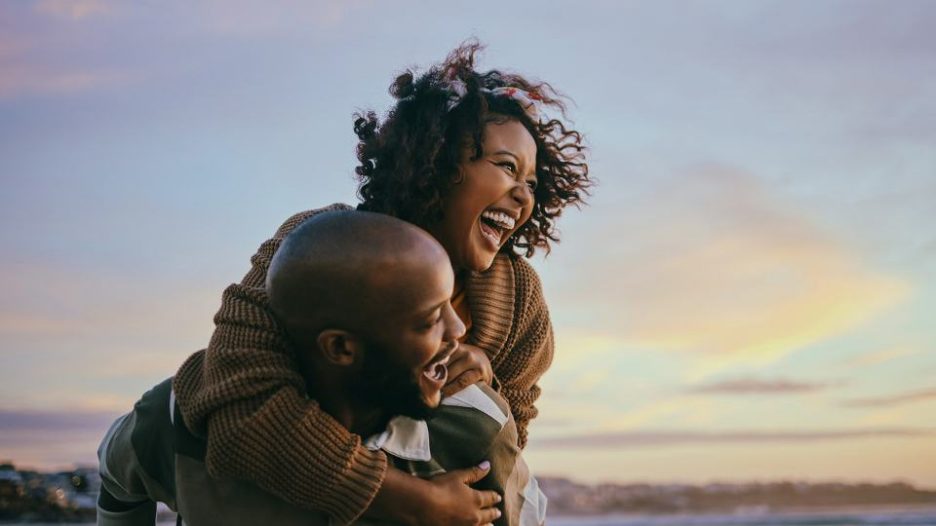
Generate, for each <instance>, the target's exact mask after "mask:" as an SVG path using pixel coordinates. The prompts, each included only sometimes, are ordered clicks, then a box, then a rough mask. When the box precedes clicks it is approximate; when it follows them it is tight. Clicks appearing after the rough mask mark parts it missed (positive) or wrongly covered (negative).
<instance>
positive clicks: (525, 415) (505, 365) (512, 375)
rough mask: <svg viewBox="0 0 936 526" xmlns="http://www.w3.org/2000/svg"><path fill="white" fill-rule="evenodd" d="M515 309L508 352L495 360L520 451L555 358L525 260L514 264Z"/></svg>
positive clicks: (539, 292) (539, 293)
mask: <svg viewBox="0 0 936 526" xmlns="http://www.w3.org/2000/svg"><path fill="white" fill-rule="evenodd" d="M512 265H513V268H514V283H515V287H516V305H515V307H514V325H515V330H513V331H511V333H512V334H511V337H509V338H508V341H507V344H506V346H505V352H502V353H501V354H500V356H498V357H497V359H495V363H494V364H493V368H494V374H495V376H496V377H497V381H498V382H499V383H500V387H501V390H500V392H501V395H502V396H503V397H504V398H505V399H506V400H507V402H508V403H509V404H510V409H511V412H512V413H513V417H514V420H516V422H517V432H518V435H519V443H520V447H521V448H523V447H525V446H526V442H527V425H528V424H529V423H530V420H532V419H533V418H535V417H536V415H537V413H538V410H537V409H536V406H535V405H533V404H534V403H535V402H536V400H537V398H539V395H540V388H539V386H538V385H537V382H538V381H539V379H540V377H541V376H543V373H545V372H546V370H547V369H549V366H550V364H551V363H552V358H553V330H552V322H551V321H550V319H549V310H548V308H547V307H546V299H545V298H544V297H543V288H542V284H541V283H540V279H539V276H538V275H537V274H536V271H535V270H533V267H532V266H530V264H529V263H527V262H526V260H523V259H521V258H515V259H513V260H512Z"/></svg>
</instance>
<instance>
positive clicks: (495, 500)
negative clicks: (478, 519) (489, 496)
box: [494, 493, 504, 511]
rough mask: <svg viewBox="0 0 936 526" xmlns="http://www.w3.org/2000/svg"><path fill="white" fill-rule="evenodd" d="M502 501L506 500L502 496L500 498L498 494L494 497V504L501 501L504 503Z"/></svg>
mask: <svg viewBox="0 0 936 526" xmlns="http://www.w3.org/2000/svg"><path fill="white" fill-rule="evenodd" d="M502 500H504V497H501V496H500V493H496V494H495V495H494V502H500V501H502ZM498 511H500V510H498Z"/></svg>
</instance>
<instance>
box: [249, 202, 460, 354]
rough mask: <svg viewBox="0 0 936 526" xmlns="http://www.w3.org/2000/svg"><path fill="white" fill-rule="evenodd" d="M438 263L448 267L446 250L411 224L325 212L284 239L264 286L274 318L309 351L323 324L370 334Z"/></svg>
mask: <svg viewBox="0 0 936 526" xmlns="http://www.w3.org/2000/svg"><path fill="white" fill-rule="evenodd" d="M438 265H445V266H448V265H450V263H449V260H448V255H447V254H446V252H445V249H444V248H442V246H441V245H440V244H439V243H438V242H437V241H436V240H435V239H434V238H432V236H430V235H429V234H427V233H426V232H425V231H423V230H421V229H419V228H418V227H416V226H414V225H411V224H409V223H407V222H405V221H402V220H400V219H396V218H393V217H390V216H387V215H383V214H376V213H371V212H362V211H338V212H327V213H323V214H319V215H316V216H314V217H312V218H310V219H309V220H307V221H306V222H304V223H302V224H301V225H299V226H298V227H296V229H295V230H293V231H292V232H291V233H290V234H289V235H288V236H286V238H285V239H284V240H283V242H282V244H281V245H280V247H279V249H278V250H277V251H276V254H275V256H274V257H273V261H272V262H271V263H270V269H269V271H268V272H267V281H266V288H267V293H268V295H269V299H270V307H271V308H272V310H273V313H274V314H275V315H276V317H277V319H278V320H279V322H280V323H281V324H282V325H283V326H284V328H285V329H286V331H287V332H288V333H289V335H290V337H291V338H292V339H293V341H294V343H295V344H296V345H297V346H299V347H300V348H301V349H308V348H309V347H310V346H314V345H315V338H316V337H317V334H318V333H319V332H321V331H322V330H325V329H340V330H345V331H349V332H352V333H356V334H361V335H369V334H370V333H371V331H372V330H373V327H374V324H375V323H376V322H378V321H380V320H381V319H383V318H386V317H387V316H389V315H390V314H391V313H392V312H393V310H394V309H395V308H397V307H398V306H399V305H401V303H405V302H406V300H407V294H411V293H412V291H411V290H407V289H408V288H411V287H412V286H413V285H414V284H418V279H419V276H420V275H424V274H423V273H424V272H426V271H427V270H428V269H433V268H438V267H437V266H438Z"/></svg>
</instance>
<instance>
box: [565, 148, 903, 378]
mask: <svg viewBox="0 0 936 526" xmlns="http://www.w3.org/2000/svg"><path fill="white" fill-rule="evenodd" d="M639 197H640V202H639V203H637V204H633V205H631V204H629V203H623V204H622V203H620V202H617V203H614V206H611V207H606V208H604V209H601V210H599V207H598V206H595V207H594V208H593V209H591V210H589V213H591V214H593V215H594V214H598V215H599V217H593V218H592V220H593V221H594V222H593V223H592V225H599V226H597V227H593V228H591V229H589V230H588V231H585V232H583V235H582V237H581V239H575V240H573V243H568V244H574V245H575V246H576V247H577V246H581V247H582V249H581V250H575V249H574V248H573V249H572V250H568V252H569V255H568V256H564V255H562V254H558V255H557V257H556V259H554V260H553V262H552V263H551V264H555V261H557V260H559V259H563V261H562V262H561V264H563V265H566V266H568V267H570V268H575V269H577V272H575V273H574V277H575V279H574V280H572V279H571V278H570V279H568V280H567V281H566V282H565V283H560V286H559V293H558V295H556V298H553V303H554V304H558V305H562V306H563V309H564V310H566V311H569V312H576V313H577V314H576V316H577V318H578V319H580V320H585V322H578V323H588V324H589V326H590V327H591V328H593V329H594V330H598V331H601V330H602V328H604V331H605V332H607V333H608V334H614V335H615V336H616V337H617V338H618V339H619V341H620V342H621V343H622V345H624V346H627V347H629V348H639V349H652V350H670V351H689V352H695V353H702V354H703V355H704V356H705V360H704V363H703V364H702V366H701V367H700V370H699V371H698V374H699V375H702V376H704V375H706V374H711V373H712V372H713V371H716V370H719V369H721V368H723V367H725V366H727V365H732V364H734V365H737V364H738V363H749V364H754V365H763V364H766V363H771V362H772V361H775V360H776V359H778V358H780V357H782V356H785V355H787V354H789V353H791V352H793V351H796V350H798V349H802V348H804V347H806V346H809V345H812V344H815V343H818V342H821V341H824V340H827V339H829V338H832V337H834V336H837V335H840V334H842V333H845V332H847V331H849V330H851V329H853V328H855V327H858V326H860V325H861V324H863V323H865V322H866V321H867V320H869V319H871V318H873V317H874V316H876V315H878V314H880V313H882V312H884V311H885V310H886V309H888V308H890V307H892V306H894V305H896V304H897V303H899V302H900V301H902V300H903V299H904V298H905V297H906V296H907V294H908V293H909V291H910V285H909V283H907V282H906V281H905V280H903V279H901V278H899V277H897V276H893V275H887V274H883V273H881V272H878V271H875V270H872V269H870V268H868V266H869V265H868V262H867V261H866V260H865V259H864V258H863V257H862V256H861V255H860V254H859V253H857V252H856V251H855V250H853V249H851V248H850V247H849V246H847V245H846V244H844V243H842V242H840V241H838V240H836V239H835V238H834V237H833V236H832V235H830V234H829V233H828V232H827V231H826V230H825V229H824V228H823V227H822V226H821V225H820V224H817V223H816V222H814V221H812V220H811V219H810V217H809V216H808V215H807V214H805V213H804V212H803V211H802V210H798V209H797V208H795V207H793V206H792V205H789V204H787V203H785V202H783V201H782V200H781V199H778V198H777V197H776V191H774V190H771V189H770V188H769V187H768V186H767V185H765V183H763V182H762V181H761V180H759V179H758V178H757V177H755V176H754V175H753V174H751V173H748V172H745V171H743V170H739V169H735V168H731V167H727V166H721V165H707V166H699V167H696V168H695V169H691V170H687V171H686V172H685V173H682V174H679V175H676V176H672V177H669V178H668V179H667V180H666V181H664V182H656V183H653V186H652V187H651V188H650V189H649V190H647V191H646V194H644V195H640V196H639ZM609 240H620V242H614V243H609V242H608V241H609ZM596 246H602V247H605V248H604V249H603V250H602V254H601V256H598V255H596V253H595V250H594V249H593V248H592V249H588V248H587V247H596ZM563 248H564V249H569V248H570V247H569V246H565V247H563ZM563 285H564V286H563ZM557 299H558V302H557V301H556V300H557ZM563 321H564V322H565V324H570V325H571V324H574V323H575V320H572V323H569V322H566V321H565V320H563Z"/></svg>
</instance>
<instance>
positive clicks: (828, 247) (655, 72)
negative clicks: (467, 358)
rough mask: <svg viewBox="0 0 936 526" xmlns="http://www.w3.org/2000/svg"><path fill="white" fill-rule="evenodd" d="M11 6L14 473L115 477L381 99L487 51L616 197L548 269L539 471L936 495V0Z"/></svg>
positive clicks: (2, 85)
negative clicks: (152, 411) (114, 434)
mask: <svg viewBox="0 0 936 526" xmlns="http://www.w3.org/2000/svg"><path fill="white" fill-rule="evenodd" d="M572 4H573V3H572V2H565V3H562V4H560V3H558V2H557V3H555V4H553V3H550V2H541V1H540V2H532V1H514V2H473V3H470V4H464V7H461V8H455V7H453V6H452V5H449V4H448V3H442V2H376V1H374V2H362V1H350V2H337V1H336V2H304V1H298V0H297V1H279V2H262V3H261V2H247V1H221V0H217V1H203V2H197V3H195V2H181V1H171V2H169V1H160V2H152V1H150V2H143V1H140V2H122V1H116V0H115V1H107V0H75V1H65V0H42V1H35V2H30V1H11V2H3V3H2V4H0V177H2V191H0V246H2V252H0V254H2V259H0V265H2V266H0V291H2V293H0V371H2V376H0V378H2V380H0V458H6V459H12V460H14V461H16V462H17V464H19V465H31V466H35V467H40V468H49V467H57V466H64V465H68V464H71V463H72V462H75V461H81V462H93V461H94V458H95V455H94V450H95V448H96V445H97V442H98V440H99V438H100V436H101V435H102V433H103V432H104V430H105V429H106V427H107V425H108V424H109V422H110V421H111V420H112V419H113V418H114V417H115V416H116V415H117V414H118V413H120V412H124V411H126V410H128V409H129V407H130V405H131V404H132V402H133V401H134V400H136V399H137V398H138V397H139V395H140V394H141V393H142V392H143V391H144V390H145V389H147V388H148V387H149V386H151V385H152V384H154V383H156V382H157V381H159V380H161V379H163V378H164V377H166V376H168V375H170V374H172V373H173V372H174V370H175V369H176V367H177V366H178V364H179V363H180V362H181V361H182V360H183V359H184V358H185V357H186V356H187V355H188V354H189V353H191V352H193V351H195V350H197V349H199V348H201V347H203V346H204V345H205V344H206V343H207V341H208V338H209V336H210V334H211V331H212V328H213V325H212V321H211V319H212V316H213V315H214V313H215V310H216V309H217V307H218V305H219V300H220V294H221V291H222V289H223V288H224V287H225V286H226V285H228V284H229V283H231V282H233V281H237V280H239V279H240V277H241V276H242V275H243V273H244V272H245V271H246V270H247V269H248V267H249V257H250V255H251V254H253V252H254V250H255V249H256V247H257V246H258V245H259V244H260V242H262V241H263V240H265V239H266V238H267V237H269V236H270V235H271V234H272V233H273V231H274V230H275V229H276V227H277V226H278V225H279V224H280V222H281V221H282V220H283V219H285V218H286V217H288V216H289V215H291V214H292V213H294V212H297V211H300V210H304V209H308V208H312V207H318V206H323V205H326V204H330V203H333V202H337V201H341V202H347V203H354V202H356V198H355V195H354V193H355V182H354V178H353V167H354V155H353V151H354V145H355V141H354V135H353V133H352V131H351V114H352V112H353V111H355V110H357V109H365V108H374V109H376V110H378V111H384V110H386V109H387V108H388V106H389V104H390V102H391V98H390V96H389V95H388V94H387V86H388V85H389V83H390V81H391V79H392V77H393V76H394V74H395V73H398V72H400V71H401V70H402V69H404V68H405V67H408V66H419V65H427V64H430V63H433V62H436V61H438V60H440V59H442V58H443V57H444V56H445V55H446V53H447V52H448V51H449V50H450V49H451V48H452V47H454V46H455V45H456V44H458V43H459V42H460V41H462V40H463V39H465V38H467V37H470V36H477V37H478V38H479V39H481V40H482V41H483V42H485V43H487V44H488V46H489V47H488V49H487V51H486V52H485V54H484V56H483V58H482V61H481V64H480V66H481V68H490V67H498V68H504V69H508V70H514V71H517V72H520V73H524V74H528V75H531V76H534V77H537V78H540V79H542V80H546V81H549V82H551V83H552V84H553V85H554V86H556V87H557V88H558V89H560V90H561V91H563V92H565V93H567V94H569V95H570V96H572V97H573V98H574V100H575V102H576V104H575V105H574V106H573V107H572V109H571V116H572V117H573V118H574V120H575V125H576V127H577V128H579V129H581V130H582V131H584V132H585V133H586V135H587V139H588V142H589V144H590V146H591V148H592V150H591V151H592V156H591V168H592V173H593V174H594V175H595V176H597V177H598V178H599V179H600V182H601V185H600V187H598V188H597V189H596V191H595V194H594V198H593V199H592V200H591V206H589V207H587V208H584V209H583V210H582V211H575V210H572V211H570V212H569V213H568V214H567V215H566V216H565V217H563V218H562V220H561V222H560V226H561V228H562V233H563V242H562V243H561V245H559V246H558V247H557V248H556V250H555V251H554V252H553V254H552V255H551V256H549V257H548V258H546V259H543V258H537V259H535V261H534V264H535V265H536V267H537V268H538V269H540V271H541V275H542V278H543V282H544V287H545V291H546V294H547V298H548V300H549V305H550V308H551V312H552V317H553V322H554V325H555V331H556V335H557V349H556V350H557V352H556V358H555V362H554V363H553V366H552V369H551V370H550V371H549V373H548V374H547V375H546V376H545V377H544V379H543V380H542V387H543V392H544V394H543V397H542V399H541V401H540V403H539V407H540V409H541V416H540V417H539V418H538V419H537V420H536V421H535V422H534V424H533V426H532V428H531V436H532V438H531V442H530V445H529V448H528V450H527V452H528V459H529V461H530V463H531V464H532V466H533V468H534V470H535V471H536V472H538V473H541V474H552V475H567V476H570V477H574V478H577V479H579V480H583V481H596V480H612V481H636V480H647V481H686V482H701V481H708V480H715V479H718V480H752V479H778V478H796V479H807V480H827V479H844V480H857V479H860V480H871V481H885V480H893V479H902V480H907V481H911V482H915V483H918V484H922V485H925V486H929V487H933V486H936V419H934V417H933V415H936V352H934V351H936V349H934V344H936V323H934V314H933V313H934V312H936V227H934V225H936V149H934V141H936V97H934V94H936V36H934V35H936V33H934V32H933V27H934V22H936V2H924V1H911V0H903V1H900V2H885V1H879V2H868V1H859V0H849V1H811V2H806V1H801V2H787V1H785V2H763V1H735V2H649V1H648V2H642V3H635V2H611V1H608V2H590V3H589V2H582V3H578V2H576V3H575V6H574V7H572Z"/></svg>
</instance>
